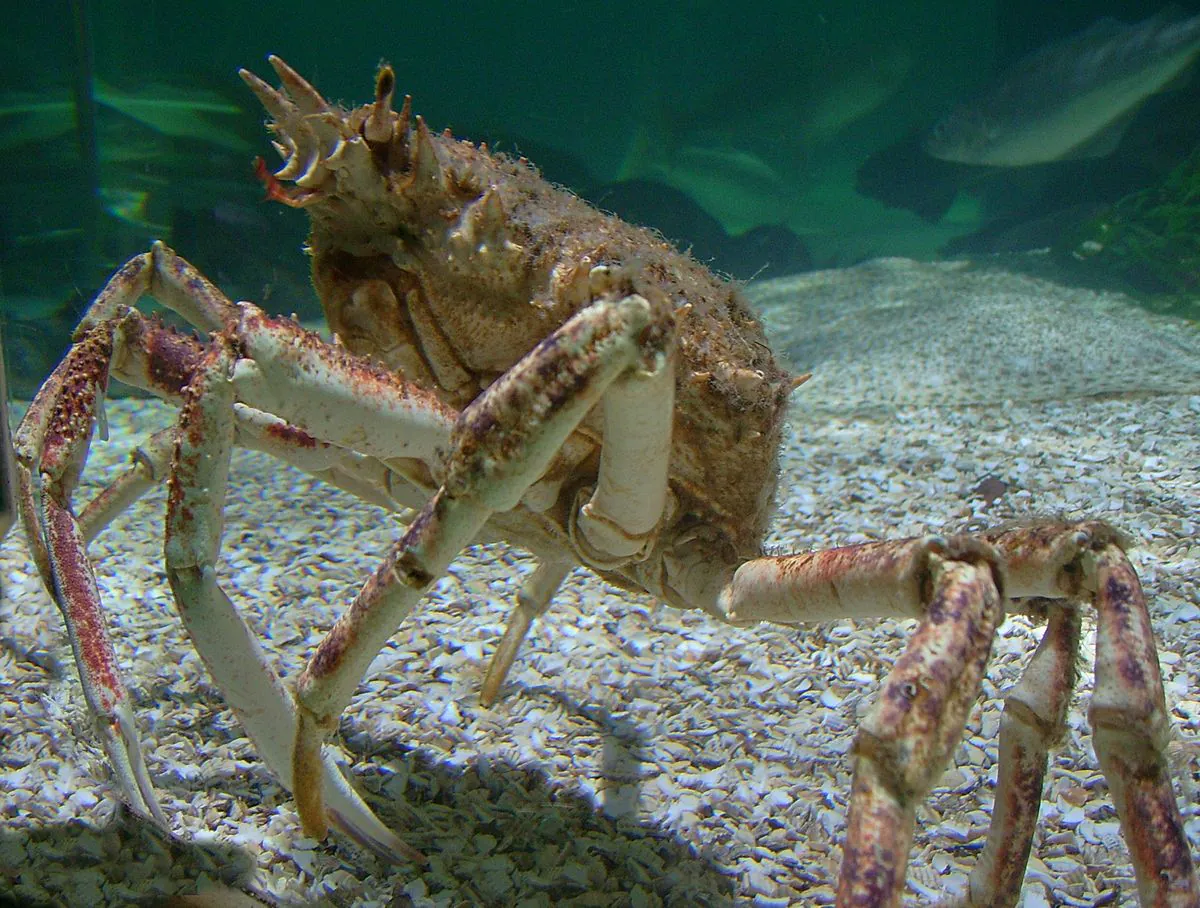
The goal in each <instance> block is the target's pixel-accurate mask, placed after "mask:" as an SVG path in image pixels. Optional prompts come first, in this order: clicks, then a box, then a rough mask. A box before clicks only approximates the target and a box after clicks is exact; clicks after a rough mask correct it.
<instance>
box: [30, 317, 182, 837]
mask: <svg viewBox="0 0 1200 908" xmlns="http://www.w3.org/2000/svg"><path fill="white" fill-rule="evenodd" d="M111 353H112V332H111V329H110V328H109V326H107V325H104V324H102V325H100V326H98V327H95V328H93V329H92V330H90V331H88V332H87V333H86V334H85V336H84V337H82V338H81V339H80V340H79V341H78V342H77V343H76V344H75V345H74V346H73V347H72V348H71V350H70V352H69V353H68V354H67V356H66V358H65V359H64V360H63V362H62V363H61V364H60V365H59V367H58V368H57V369H56V370H55V372H54V375H53V376H51V378H50V379H49V380H48V381H47V382H46V384H45V385H43V386H42V389H41V390H40V391H39V392H38V395H37V396H36V397H35V398H34V400H33V402H32V403H31V404H30V405H29V411H28V413H27V414H26V417H25V420H24V421H23V422H22V424H21V429H20V431H18V433H17V441H16V453H17V478H18V485H19V492H20V498H21V517H22V522H23V524H24V527H25V535H26V538H27V539H28V541H29V546H30V549H31V551H32V553H33V556H34V562H35V563H36V564H37V567H38V570H39V572H40V573H41V574H42V579H43V581H44V582H45V585H46V588H47V589H48V590H50V592H51V594H52V596H53V598H54V601H55V604H56V605H57V606H58V608H59V609H60V611H62V613H63V620H64V622H65V623H66V626H67V633H68V635H69V637H70V640H71V648H72V650H73V651H74V654H75V663H76V665H77V666H78V667H79V675H80V681H81V683H82V685H83V693H84V698H85V699H86V700H87V703H88V708H89V710H90V711H91V714H92V716H93V717H94V719H95V721H96V725H97V730H98V732H99V734H100V737H101V741H102V743H103V745H104V749H105V751H106V752H107V754H108V758H109V762H110V764H111V765H112V767H113V771H114V773H115V774H116V776H117V780H118V783H119V784H120V786H121V789H122V791H123V793H124V795H125V797H126V799H127V800H128V802H129V806H130V807H132V808H133V809H134V810H135V811H136V812H138V813H139V814H141V815H142V816H145V817H148V818H150V819H153V820H154V821H155V822H157V823H158V824H159V825H160V826H162V827H163V828H164V829H166V828H168V824H167V821H166V818H165V817H164V816H163V814H162V811H161V810H160V808H159V806H158V801H157V799H156V798H155V796H154V787H153V785H152V784H151V783H150V774H149V772H148V771H147V770H146V764H145V761H144V759H143V758H142V753H141V749H140V748H139V746H138V735H137V728H136V725H135V723H134V719H133V711H132V709H131V707H130V698H129V692H128V690H127V689H126V687H125V683H124V681H123V680H122V679H121V674H120V671H119V669H118V668H117V660H116V655H115V653H114V652H113V647H112V642H111V640H110V639H109V636H108V631H107V629H106V627H105V623H104V613H103V608H102V605H101V602H100V594H99V591H98V589H97V586H96V578H95V573H94V572H93V570H92V565H91V562H90V561H89V560H88V557H87V553H86V542H85V539H84V534H83V531H82V530H81V529H80V527H79V523H78V521H77V520H76V518H75V515H74V513H73V512H72V511H71V506H70V500H71V495H72V493H73V492H74V490H75V487H76V485H77V484H78V482H79V476H80V473H81V471H82V469H83V464H84V461H85V460H86V458H87V449H88V445H89V443H90V441H91V435H92V428H93V426H94V425H95V423H96V421H97V419H98V418H99V415H98V414H99V410H100V407H101V406H102V400H103V395H104V389H105V387H106V385H107V383H108V363H109V359H110V357H111Z"/></svg>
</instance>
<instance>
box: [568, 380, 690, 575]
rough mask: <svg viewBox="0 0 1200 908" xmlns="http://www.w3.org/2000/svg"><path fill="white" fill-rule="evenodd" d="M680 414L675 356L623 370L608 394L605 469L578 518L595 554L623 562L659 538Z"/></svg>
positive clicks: (589, 549)
mask: <svg viewBox="0 0 1200 908" xmlns="http://www.w3.org/2000/svg"><path fill="white" fill-rule="evenodd" d="M674 414H675V370H674V369H673V368H672V361H671V359H670V358H668V359H666V360H664V361H663V363H662V364H661V367H660V368H659V369H657V370H656V371H654V372H649V373H645V372H643V373H636V372H635V373H632V374H630V375H626V376H623V377H622V378H621V379H620V380H619V381H617V382H615V383H614V384H613V387H612V388H610V389H609V391H608V393H607V394H606V395H605V397H604V444H603V447H602V448H601V449H600V472H599V476H598V477H597V480H596V488H595V490H594V491H593V492H592V494H591V498H590V499H589V500H588V501H587V503H586V504H583V506H582V507H581V508H580V509H579V511H578V516H577V518H576V524H575V527H576V529H577V530H578V531H579V533H578V534H576V543H577V544H580V545H581V547H582V548H583V549H584V551H585V552H586V553H587V554H588V555H589V556H592V555H594V559H592V558H589V560H594V561H596V562H598V563H600V564H606V563H613V562H616V563H621V562H624V561H625V560H627V559H628V558H630V557H631V556H634V555H637V554H638V553H639V552H641V551H643V550H644V549H645V547H646V546H647V545H648V544H649V543H651V542H652V541H653V539H654V531H655V530H656V529H657V528H658V523H659V521H660V520H661V519H662V516H663V509H664V508H665V507H666V504H667V488H668V487H667V468H668V466H669V464H670V459H671V423H672V421H673V419H674ZM580 535H582V539H580V538H579V536H580Z"/></svg>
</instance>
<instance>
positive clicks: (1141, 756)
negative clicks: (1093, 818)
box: [973, 521, 1200, 905]
mask: <svg viewBox="0 0 1200 908" xmlns="http://www.w3.org/2000/svg"><path fill="white" fill-rule="evenodd" d="M987 538H988V539H989V540H990V541H991V542H992V543H993V544H995V545H996V547H997V548H999V549H1000V551H1001V552H1002V553H1003V554H1004V556H1005V559H1006V562H1007V564H1008V574H1009V576H1010V578H1011V580H1010V587H1011V590H1010V595H1014V596H1057V597H1066V598H1069V599H1083V598H1087V599H1090V600H1091V602H1092V606H1093V607H1094V608H1095V610H1096V619H1097V623H1096V684H1095V690H1094V692H1093V694H1092V704H1091V708H1090V709H1089V710H1088V718H1089V721H1090V722H1091V724H1092V730H1093V731H1092V740H1093V743H1094V744H1095V747H1096V756H1097V757H1098V758H1099V761H1100V768H1101V769H1102V770H1103V772H1104V777H1105V778H1106V779H1107V780H1108V784H1109V787H1110V788H1111V789H1112V794H1113V802H1114V803H1115V804H1116V807H1117V815H1118V817H1120V820H1121V828H1122V830H1123V832H1124V834H1125V841H1126V842H1127V843H1128V844H1129V850H1130V856H1131V858H1132V861H1133V868H1134V873H1135V874H1136V876H1137V881H1138V892H1139V895H1140V898H1141V902H1142V904H1143V905H1200V883H1198V882H1197V879H1196V871H1195V866H1194V863H1193V861H1192V855H1191V851H1190V850H1189V847H1188V841H1187V837H1186V835H1185V834H1184V830H1183V820H1182V818H1181V816H1180V814H1179V806H1178V803H1177V802H1176V800H1175V796H1174V793H1173V791H1172V787H1171V776H1170V769H1169V767H1168V764H1167V759H1166V748H1167V743H1168V741H1169V740H1170V735H1171V723H1170V719H1169V718H1168V716H1167V707H1166V696H1165V694H1164V691H1163V683H1162V673H1161V671H1160V669H1159V662H1158V652H1157V648H1156V647H1155V645H1154V632H1153V629H1152V627H1151V624H1150V614H1149V612H1148V610H1147V609H1146V600H1145V597H1144V595H1143V594H1142V588H1141V584H1140V583H1139V582H1138V578H1137V573H1136V571H1134V569H1133V566H1132V565H1131V564H1130V563H1129V558H1128V557H1127V556H1126V554H1125V551H1124V549H1123V547H1122V545H1121V540H1120V538H1119V536H1118V534H1117V533H1116V531H1114V530H1113V529H1112V528H1111V527H1109V526H1108V525H1107V524H1104V523H1102V522H1100V521H1090V522H1087V523H1080V524H1074V525H1071V524H1049V525H1046V526H1043V527H1024V528H1017V529H1013V530H1008V531H1004V532H997V533H993V534H989V536H988V537H987ZM999 797H1000V793H999V791H998V792H997V798H998V799H999ZM973 883H974V881H973Z"/></svg>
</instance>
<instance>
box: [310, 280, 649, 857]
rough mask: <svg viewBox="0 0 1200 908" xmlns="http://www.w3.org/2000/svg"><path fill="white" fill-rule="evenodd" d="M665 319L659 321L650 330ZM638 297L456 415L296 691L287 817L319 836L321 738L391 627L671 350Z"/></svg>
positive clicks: (582, 318)
mask: <svg viewBox="0 0 1200 908" xmlns="http://www.w3.org/2000/svg"><path fill="white" fill-rule="evenodd" d="M661 318H663V316H660V319H661ZM665 318H666V320H667V321H668V324H659V323H656V320H655V317H654V312H653V307H652V306H651V304H650V303H649V302H648V301H647V300H645V299H643V298H642V297H640V296H637V295H632V296H628V297H624V298H621V299H618V300H604V299H602V300H598V301H596V302H594V303H593V304H592V305H591V306H589V307H588V308H587V309H584V310H583V311H582V312H579V313H578V314H576V315H575V316H573V317H572V318H570V319H568V320H567V322H565V323H564V324H563V325H562V327H560V328H559V329H558V330H556V331H555V332H554V333H552V334H551V335H550V336H549V337H547V338H546V340H544V341H543V342H542V343H540V344H538V346H537V347H535V348H534V349H533V350H532V351H530V353H528V354H527V355H526V356H525V357H524V358H522V359H521V360H520V361H519V362H518V363H517V364H516V365H514V366H513V367H512V368H511V369H510V370H509V371H508V372H506V373H505V374H504V375H502V376H501V377H500V378H499V379H497V380H496V381H495V382H494V383H493V384H492V386H491V387H489V388H488V389H487V390H486V391H485V392H484V393H483V394H481V395H480V396H479V398H477V399H476V400H475V402H474V403H472V404H471V405H470V406H469V407H467V409H466V410H464V411H463V413H462V415H461V416H460V418H459V420H458V423H457V424H456V426H455V431H454V436H453V438H452V441H451V450H450V452H449V462H448V464H447V468H446V470H447V475H446V478H445V480H444V482H443V484H442V486H441V488H440V489H439V490H438V491H437V493H436V494H435V495H434V497H433V498H432V499H431V500H430V501H429V503H428V504H427V505H426V506H425V507H424V508H423V509H422V511H421V513H420V514H419V515H418V516H417V517H416V519H415V520H414V521H413V522H412V524H411V525H410V526H409V527H408V529H407V530H406V531H405V533H404V535H403V536H402V537H401V538H400V540H399V541H398V542H397V544H396V545H395V547H394V548H393V549H392V551H391V552H390V553H389V555H388V557H387V558H386V560H385V561H384V563H383V564H382V565H381V566H380V568H379V569H378V570H377V571H376V573H375V575H374V576H373V577H372V578H371V579H370V580H368V581H367V583H366V585H365V586H364V587H363V589H362V591H361V592H360V593H359V595H358V597H357V598H356V599H355V600H354V602H353V603H352V604H351V606H350V608H349V609H348V610H347V611H346V613H345V614H343V615H342V617H341V618H339V619H338V621H337V623H336V624H335V625H334V626H333V628H332V629H331V630H330V632H329V634H328V636H327V637H326V638H325V639H324V640H323V641H322V642H321V645H320V646H319V647H318V649H317V651H316V653H315V654H314V655H313V657H312V661H311V662H309V665H308V668H307V669H306V670H305V672H304V674H303V675H302V676H301V678H300V680H299V682H298V684H297V689H296V699H297V702H298V703H299V705H300V722H299V727H298V730H297V734H296V745H295V750H294V753H293V778H294V779H295V782H296V785H295V787H294V788H293V791H294V793H295V795H296V802H297V807H298V809H299V811H300V817H301V821H302V822H303V823H304V828H305V830H306V832H308V834H309V835H313V836H317V837H320V836H323V835H324V833H325V822H324V817H325V812H324V810H323V808H322V801H321V784H320V777H319V775H318V772H317V767H318V766H319V762H318V757H319V754H320V753H321V749H322V743H323V741H324V739H325V737H326V736H327V735H328V734H329V733H330V732H331V731H333V729H334V728H335V727H336V725H337V720H338V716H339V715H340V714H341V712H342V710H344V709H345V707H346V705H347V704H348V703H349V702H350V698H351V695H352V694H353V692H354V689H355V688H356V687H357V686H358V684H359V682H360V681H361V680H362V677H363V675H364V674H365V672H366V670H367V667H368V666H369V665H370V663H371V660H372V659H374V658H375V656H376V655H377V654H378V652H379V650H380V649H381V648H382V647H383V645H384V643H385V642H386V641H387V639H388V637H390V636H391V635H392V634H393V633H394V632H395V630H396V628H397V626H398V625H399V623H400V621H401V620H402V619H403V618H404V617H405V616H406V615H407V614H408V612H409V611H411V609H412V608H413V606H414V605H415V604H416V603H417V602H418V601H419V600H420V599H421V597H422V596H424V595H425V593H426V592H427V591H428V590H429V588H430V587H431V586H432V585H433V584H434V582H435V581H436V580H437V579H438V577H439V576H441V575H442V573H444V571H445V570H446V568H447V567H448V566H449V564H450V561H451V559H453V558H454V557H455V556H456V555H457V554H458V553H459V551H460V550H461V549H462V548H463V547H464V546H465V545H467V544H468V543H469V542H471V540H472V539H473V538H474V537H475V535H476V534H477V533H478V532H479V530H480V528H481V527H482V526H483V524H484V523H485V522H486V521H487V519H488V516H489V515H490V514H492V513H493V512H496V511H506V510H509V509H511V508H514V507H516V506H517V504H518V503H519V502H520V500H521V497H522V496H523V495H524V494H525V492H526V490H527V489H528V488H529V486H530V485H532V484H533V483H534V482H536V481H537V480H538V479H539V478H540V477H541V475H542V473H543V472H544V471H545V470H546V468H547V467H548V466H549V464H550V463H551V461H552V460H553V459H554V457H555V455H556V454H557V452H558V450H559V448H560V447H561V445H562V443H563V441H564V440H565V439H566V438H567V437H568V436H569V435H570V434H571V432H572V431H574V430H575V428H576V426H578V424H579V422H580V420H582V419H583V417H584V416H585V415H586V414H587V412H588V411H589V410H590V409H591V408H592V407H593V406H594V405H595V404H596V403H597V402H598V401H599V400H600V399H601V397H602V396H603V394H604V393H605V392H606V391H607V390H608V388H609V387H610V386H611V385H612V383H613V382H614V381H615V380H616V379H617V378H618V377H619V376H621V375H622V374H623V373H625V372H626V371H627V370H629V369H636V368H642V369H648V370H650V371H653V370H655V369H656V368H657V367H658V366H659V364H660V363H661V361H662V360H663V359H664V358H665V357H666V356H667V349H668V347H669V344H670V343H672V342H673V331H672V330H671V326H670V324H669V319H670V316H669V314H668V315H667V316H666V317H665Z"/></svg>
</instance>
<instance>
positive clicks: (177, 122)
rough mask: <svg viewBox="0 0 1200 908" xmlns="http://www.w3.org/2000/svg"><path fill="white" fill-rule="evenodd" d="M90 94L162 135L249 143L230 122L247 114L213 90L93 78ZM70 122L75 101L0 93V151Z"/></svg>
mask: <svg viewBox="0 0 1200 908" xmlns="http://www.w3.org/2000/svg"><path fill="white" fill-rule="evenodd" d="M95 100H96V104H97V105H98V106H99V107H100V108H101V109H102V110H104V111H105V112H109V113H116V114H119V115H120V116H121V117H127V118H129V119H130V120H136V121H137V122H138V123H141V124H142V125H143V126H145V127H147V128H149V129H151V130H153V131H154V132H157V133H159V134H160V135H163V136H170V137H172V138H179V139H190V140H193V141H197V142H202V143H204V144H207V145H212V146H216V147H217V148H222V149H225V150H226V151H231V152H235V153H238V154H248V153H249V152H250V151H251V150H253V147H254V146H253V143H252V142H250V141H249V140H248V139H247V138H245V137H244V136H243V135H242V134H241V132H240V131H238V129H236V128H233V127H236V126H238V125H239V121H240V125H245V124H248V123H251V122H253V121H252V119H251V118H250V117H249V115H248V114H246V112H245V110H244V109H243V108H242V107H240V106H239V105H237V104H234V103H231V102H229V101H226V100H225V99H224V98H223V97H222V96H221V95H219V94H218V93H216V92H212V91H208V90H205V89H201V88H181V87H177V86H171V85H153V86H147V87H144V88H140V89H137V90H132V91H122V90H120V89H117V88H113V87H112V86H110V85H105V84H104V83H102V82H97V83H96V85H95ZM227 124H231V125H227ZM74 128H75V105H74V103H73V102H72V101H71V100H69V99H68V98H64V97H56V96H54V95H53V94H43V95H36V94H30V93H20V92H12V93H6V94H4V95H0V151H9V150H12V149H16V148H20V147H22V146H28V145H37V144H41V143H43V142H47V141H49V140H51V139H56V138H58V137H59V136H62V135H66V134H67V133H69V132H71V131H72V130H73V129H74Z"/></svg>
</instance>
